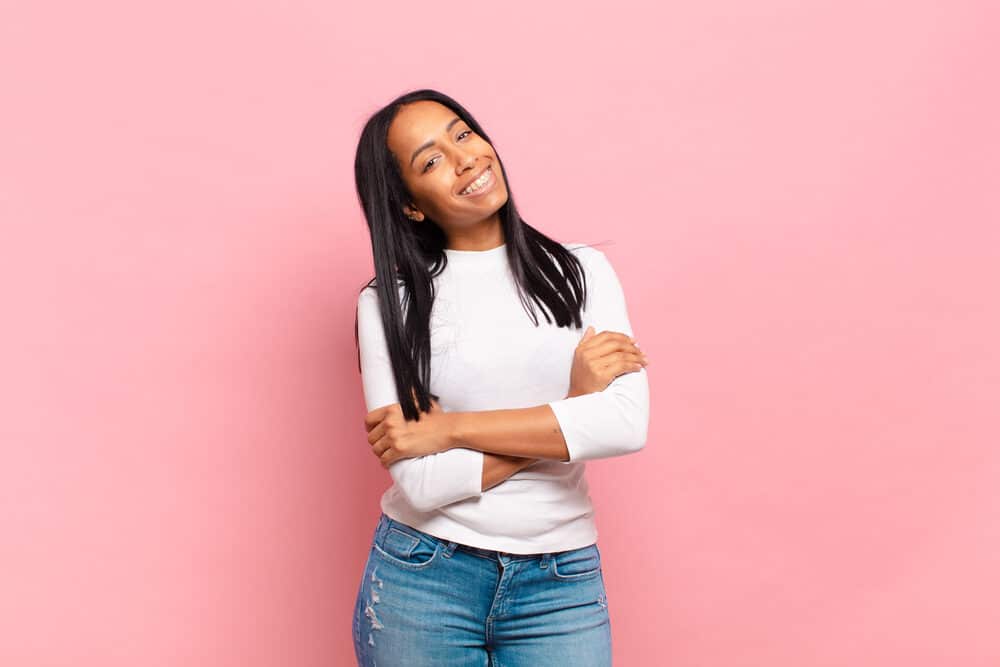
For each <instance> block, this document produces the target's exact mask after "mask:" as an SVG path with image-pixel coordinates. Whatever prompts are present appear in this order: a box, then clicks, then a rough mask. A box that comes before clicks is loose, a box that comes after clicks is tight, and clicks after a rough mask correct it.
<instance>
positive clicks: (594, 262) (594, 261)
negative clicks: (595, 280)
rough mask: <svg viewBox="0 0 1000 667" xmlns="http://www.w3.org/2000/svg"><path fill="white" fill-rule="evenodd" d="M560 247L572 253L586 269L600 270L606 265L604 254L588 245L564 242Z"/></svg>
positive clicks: (606, 258) (606, 260)
mask: <svg viewBox="0 0 1000 667" xmlns="http://www.w3.org/2000/svg"><path fill="white" fill-rule="evenodd" d="M562 246H563V247H564V248H566V249H567V250H569V251H570V252H572V253H573V254H574V255H576V257H577V258H578V259H579V260H580V262H581V263H582V264H583V265H584V266H586V267H587V268H588V269H590V270H593V269H595V268H596V269H600V268H601V267H603V266H605V265H607V264H608V257H607V255H605V254H604V252H603V251H602V250H600V249H598V248H595V247H594V245H593V244H590V243H579V242H566V243H562Z"/></svg>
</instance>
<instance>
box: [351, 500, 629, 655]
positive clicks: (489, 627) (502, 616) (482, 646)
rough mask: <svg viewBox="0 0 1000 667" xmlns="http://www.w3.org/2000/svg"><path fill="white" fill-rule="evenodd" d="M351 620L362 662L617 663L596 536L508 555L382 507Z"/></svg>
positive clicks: (356, 650)
mask: <svg viewBox="0 0 1000 667" xmlns="http://www.w3.org/2000/svg"><path fill="white" fill-rule="evenodd" d="M353 626H354V627H353V634H354V652H355V655H356V657H357V660H358V665H359V666H360V667H432V666H433V667H565V665H574V667H607V666H608V665H611V619H610V616H609V615H608V599H607V593H606V592H605V589H604V575H603V573H602V571H601V555H600V551H598V549H597V545H596V544H592V545H590V546H586V547H583V548H580V549H571V550H569V551H559V552H553V553H543V554H510V553H506V552H503V551H491V550H489V549H480V548H477V547H470V546H467V545H463V544H459V543H457V542H450V541H447V540H443V539H439V538H437V537H434V536H432V535H429V534H427V533H424V532H422V531H419V530H417V529H415V528H412V527H410V526H409V525H407V524H404V523H400V522H399V521H396V520H394V519H391V518H390V517H388V516H386V515H385V514H384V513H383V514H382V515H381V517H380V518H379V522H378V526H377V527H376V529H375V536H374V539H373V540H372V547H371V551H370V552H369V554H368V561H367V562H366V564H365V569H364V575H363V576H362V579H361V586H360V588H359V590H358V595H357V600H356V602H355V605H354V623H353Z"/></svg>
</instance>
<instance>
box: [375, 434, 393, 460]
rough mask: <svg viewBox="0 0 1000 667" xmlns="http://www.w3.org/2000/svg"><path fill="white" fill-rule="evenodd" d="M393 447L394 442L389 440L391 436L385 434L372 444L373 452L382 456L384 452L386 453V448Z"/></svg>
mask: <svg viewBox="0 0 1000 667" xmlns="http://www.w3.org/2000/svg"><path fill="white" fill-rule="evenodd" d="M391 447H392V443H391V442H389V438H387V437H385V436H383V437H381V438H379V439H378V440H377V441H376V442H374V443H373V444H372V454H374V455H375V456H378V457H381V456H382V454H384V453H385V452H386V450H388V449H390V448H391Z"/></svg>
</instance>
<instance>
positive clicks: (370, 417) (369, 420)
mask: <svg viewBox="0 0 1000 667" xmlns="http://www.w3.org/2000/svg"><path fill="white" fill-rule="evenodd" d="M393 405H399V403H393V404H392V405H383V406H382V407H380V408H375V409H374V410H372V411H371V412H369V413H368V414H366V415H365V430H366V431H370V430H372V429H373V428H375V426H376V425H377V424H378V423H379V422H380V421H382V420H383V419H385V415H386V413H388V412H389V410H390V408H392V406H393Z"/></svg>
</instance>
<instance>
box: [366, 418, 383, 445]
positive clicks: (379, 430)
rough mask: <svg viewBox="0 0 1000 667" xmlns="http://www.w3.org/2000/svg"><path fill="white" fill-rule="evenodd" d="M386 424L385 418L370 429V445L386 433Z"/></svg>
mask: <svg viewBox="0 0 1000 667" xmlns="http://www.w3.org/2000/svg"><path fill="white" fill-rule="evenodd" d="M385 424H386V422H385V420H382V421H380V422H379V423H378V424H376V425H375V427H374V428H372V430H370V431H368V444H369V445H374V444H375V443H376V442H378V441H379V440H380V439H381V438H382V436H383V435H385V430H386V426H385Z"/></svg>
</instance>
